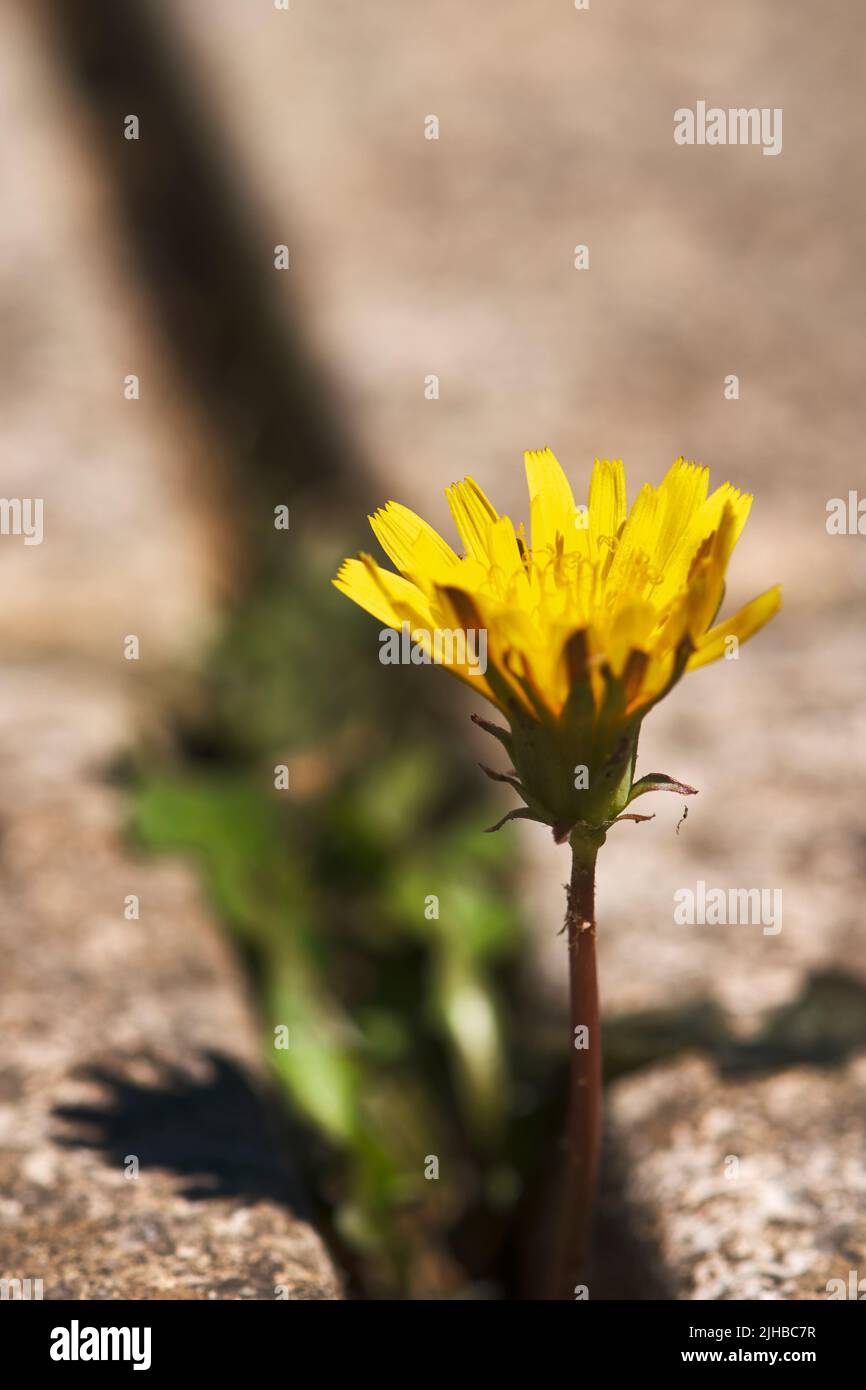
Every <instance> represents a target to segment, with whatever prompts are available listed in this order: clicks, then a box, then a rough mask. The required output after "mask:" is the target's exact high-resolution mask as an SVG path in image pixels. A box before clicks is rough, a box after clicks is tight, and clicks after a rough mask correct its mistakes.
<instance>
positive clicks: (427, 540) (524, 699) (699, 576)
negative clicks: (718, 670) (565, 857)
mask: <svg viewBox="0 0 866 1390" xmlns="http://www.w3.org/2000/svg"><path fill="white" fill-rule="evenodd" d="M525 458H526V476H527V482H528V485H529V499H530V534H529V537H527V535H526V533H525V531H524V527H523V526H522V525H521V526H520V527H519V528H518V529H516V530H515V527H514V525H513V524H512V522H511V521H510V519H509V518H508V517H507V516H500V515H499V514H498V512H497V511H496V509H495V508H494V506H493V505H492V503H491V502H490V501H488V499H487V497H486V496H485V495H484V493H483V492H482V490H481V488H480V487H479V486H478V484H477V483H475V482H474V481H473V480H472V479H471V478H466V479H464V481H463V482H462V483H455V484H454V485H453V486H452V487H450V488H448V489H447V498H448V503H449V506H450V509H451V513H452V515H453V517H454V522H455V525H456V527H457V531H458V532H459V535H460V539H461V542H462V552H458V551H456V550H453V549H452V548H451V546H450V545H448V544H447V542H446V541H444V540H443V539H442V538H441V536H439V535H438V534H437V532H436V531H435V530H434V529H433V528H432V527H431V526H429V525H428V524H427V523H426V522H425V521H423V520H422V519H421V518H420V517H419V516H416V515H415V513H414V512H412V511H410V510H409V509H408V508H407V507H404V506H402V505H400V504H399V503H397V502H389V503H388V504H387V505H386V506H385V507H383V508H382V509H381V510H380V511H378V512H376V513H375V515H374V516H372V517H370V524H371V526H372V528H373V531H374V533H375V535H376V538H377V540H378V541H379V543H380V545H381V546H382V549H383V550H384V551H385V553H386V555H387V556H388V557H389V559H390V560H391V561H392V562H393V564H394V566H395V567H396V571H397V572H396V573H394V572H393V571H391V570H388V569H384V568H382V567H381V566H379V565H378V564H377V563H376V562H375V561H374V560H373V559H372V557H371V556H369V555H364V554H362V555H361V556H359V557H358V558H357V559H351V560H346V561H345V562H344V564H343V566H342V567H341V569H340V572H339V574H338V576H337V578H336V579H335V580H334V583H335V585H336V587H337V588H338V589H339V590H340V591H341V592H342V593H344V594H346V595H347V596H348V597H349V598H351V599H352V600H354V602H355V603H357V604H359V605H360V606H361V607H362V608H364V609H366V610H367V612H369V613H371V614H373V616H374V617H376V618H378V619H379V620H380V621H381V622H382V623H385V624H386V625H388V626H389V627H393V628H398V629H403V628H406V627H408V630H409V632H410V633H411V635H412V638H413V640H414V641H417V642H418V643H419V644H420V645H421V647H422V648H423V649H424V650H425V651H427V652H428V653H429V652H433V651H435V656H434V658H433V659H436V660H440V661H442V663H443V664H445V665H446V666H448V668H449V669H451V670H452V671H453V672H454V674H455V675H457V676H459V677H461V678H462V679H463V680H465V681H466V682H467V683H468V684H469V685H471V687H472V688H473V689H474V690H476V691H477V692H478V693H479V694H483V695H484V696H485V697H486V698H487V699H488V700H489V701H490V702H491V703H492V704H494V705H495V706H497V707H498V709H499V710H500V711H501V712H502V714H503V715H504V716H505V717H506V719H507V720H508V723H509V726H510V727H509V729H508V730H506V729H502V728H498V727H497V726H495V725H492V724H488V723H487V722H486V721H482V720H478V721H477V722H479V723H481V724H482V725H483V727H485V728H486V729H487V730H488V731H489V732H491V733H494V734H496V736H497V737H498V738H499V739H500V740H501V742H502V743H503V744H504V745H505V747H506V749H507V751H508V752H509V753H510V755H511V757H512V760H513V762H514V769H515V771H514V775H513V776H512V775H507V776H505V777H504V780H507V781H510V782H511V783H512V784H513V785H514V786H515V787H516V789H517V790H518V791H519V792H520V794H521V795H522V797H523V799H524V800H525V802H526V809H525V810H521V811H519V812H512V815H522V816H525V817H528V818H530V819H534V820H539V821H542V822H544V823H545V824H549V825H552V826H553V827H554V833H555V834H556V835H557V838H559V839H565V838H567V837H568V836H569V835H570V834H571V833H572V831H573V829H574V828H575V826H577V825H583V826H585V827H593V828H597V829H598V830H599V831H602V832H603V830H604V829H605V828H606V827H607V826H608V825H610V824H611V823H612V822H613V821H614V820H615V819H617V817H618V816H620V815H621V813H622V812H623V811H624V809H625V807H626V806H627V805H628V803H629V801H631V800H633V799H634V797H635V796H637V795H640V794H641V793H642V792H644V791H650V790H656V789H674V790H679V791H683V792H687V791H690V790H691V789H690V788H686V787H684V786H683V785H682V784H681V783H675V782H673V781H672V780H671V779H669V778H665V777H662V776H655V775H653V776H651V777H650V778H644V779H641V781H640V782H638V783H635V782H634V780H633V776H634V764H635V757H636V749H637V736H638V732H639V729H640V724H641V721H642V720H643V718H644V716H645V715H646V714H647V712H648V710H649V709H650V708H651V707H652V706H653V705H654V704H656V703H657V701H658V700H660V699H661V698H662V697H663V696H664V695H666V694H667V692H668V691H669V690H670V689H671V688H672V686H673V685H674V684H675V683H676V682H677V681H678V680H679V679H680V677H681V676H682V675H683V674H684V672H686V671H689V670H694V669H695V668H696V667H699V666H703V665H705V664H706V663H707V662H710V661H715V660H717V659H718V658H719V657H721V656H723V655H724V654H725V651H726V644H727V643H728V641H729V639H730V638H732V637H735V638H736V639H737V640H738V641H739V642H743V641H745V640H746V639H747V638H748V637H750V636H751V635H752V634H753V633H754V632H756V631H757V630H758V628H760V627H762V626H763V624H764V623H766V622H767V621H768V620H769V619H770V618H771V617H772V616H773V614H774V613H775V612H776V610H777V609H778V607H779V602H780V591H779V588H778V587H775V588H772V589H769V590H768V591H767V592H766V593H764V594H761V595H760V597H758V598H756V599H753V600H752V601H751V603H748V604H746V606H745V607H744V608H742V609H741V610H740V611H739V612H738V613H737V614H735V615H734V616H733V617H732V618H729V619H726V620H725V621H722V622H716V621H715V619H716V616H717V613H718V610H719V607H720V605H721V602H722V598H723V595H724V587H725V571H726V569H727V565H728V561H729V559H730V556H731V552H732V551H733V548H734V546H735V545H736V542H737V539H738V537H739V535H740V532H741V531H742V529H743V526H744V525H745V522H746V518H747V517H748V514H749V509H750V507H751V503H752V499H751V497H750V496H749V495H748V494H747V493H742V492H739V491H738V490H737V489H736V488H734V487H732V486H731V484H730V483H724V484H723V485H722V486H721V487H719V488H717V489H716V490H715V491H714V492H712V493H709V492H708V483H709V470H708V469H707V468H703V467H701V466H700V465H698V464H694V463H687V462H686V461H685V460H683V459H677V461H676V462H675V463H674V464H673V466H672V467H671V468H670V470H669V471H668V473H667V475H666V476H665V478H664V479H663V480H662V482H661V484H660V485H659V486H658V487H651V486H649V485H646V486H644V487H643V488H641V490H640V492H639V493H638V495H637V497H636V498H635V500H634V502H633V504H632V507H631V510H629V509H628V505H627V500H626V483H625V472H624V470H623V466H622V463H621V462H620V461H619V460H608V459H597V460H596V462H595V467H594V469H593V473H592V479H591V482H590V487H589V497H588V504H587V505H586V506H579V505H578V504H577V503H576V502H575V500H574V496H573V493H572V490H571V487H570V485H569V483H568V480H567V478H566V476H565V474H564V473H563V471H562V468H561V467H560V465H559V463H558V462H557V460H556V458H555V457H554V455H553V453H552V452H551V450H550V449H542V450H540V451H538V452H529V453H527V454H526V456H525ZM455 631H459V632H469V631H472V632H473V633H476V634H478V633H483V634H484V640H485V645H486V669H485V670H484V672H483V673H481V672H480V670H479V669H477V666H476V667H473V665H472V663H471V659H470V653H471V651H472V650H473V648H472V646H471V644H470V643H466V642H464V643H454V642H440V641H439V640H438V639H439V638H440V637H442V636H443V635H444V634H453V633H454V632H455ZM578 769H581V770H582V771H581V772H578V773H577V775H575V774H576V772H577V770H578ZM492 775H494V776H500V775H501V774H492Z"/></svg>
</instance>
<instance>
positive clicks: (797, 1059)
mask: <svg viewBox="0 0 866 1390" xmlns="http://www.w3.org/2000/svg"><path fill="white" fill-rule="evenodd" d="M604 1045H605V1054H606V1066H605V1070H606V1077H607V1080H608V1081H615V1080H617V1079H618V1078H619V1077H620V1076H626V1075H629V1074H630V1073H631V1072H633V1071H636V1070H638V1069H639V1068H640V1067H644V1066H649V1065H652V1064H655V1063H657V1062H661V1061H665V1060H667V1059H669V1058H672V1057H675V1056H678V1055H680V1054H681V1053H684V1052H699V1053H703V1054H704V1055H706V1056H709V1057H710V1058H711V1060H712V1061H713V1062H715V1064H716V1066H717V1067H718V1070H719V1073H720V1074H721V1075H722V1076H724V1077H729V1078H736V1077H739V1076H760V1075H764V1074H767V1073H770V1072H774V1071H782V1070H784V1069H785V1068H787V1067H795V1066H803V1065H806V1066H809V1065H811V1066H818V1067H835V1066H838V1065H840V1064H841V1063H842V1062H845V1061H846V1060H847V1059H848V1058H849V1057H850V1056H851V1055H853V1054H854V1053H855V1052H858V1051H860V1050H862V1049H863V1047H864V1046H866V985H864V984H862V983H861V982H860V981H859V980H856V979H853V978H852V977H851V976H848V975H845V974H842V973H841V972H835V971H826V972H821V973H817V974H814V975H810V976H809V978H808V980H807V982H806V985H805V987H804V989H803V991H802V993H801V994H800V995H799V996H798V998H797V999H795V1000H792V1001H791V1002H790V1003H788V1004H785V1005H783V1006H782V1007H781V1008H779V1009H775V1010H773V1011H772V1012H771V1013H769V1014H768V1015H767V1018H766V1021H765V1023H764V1026H763V1027H762V1028H761V1030H760V1032H758V1033H756V1034H755V1035H754V1036H750V1037H747V1038H740V1037H737V1036H736V1035H735V1033H734V1032H733V1031H732V1029H731V1027H730V1023H729V1021H728V1019H727V1018H726V1016H725V1014H724V1012H723V1010H721V1009H720V1008H719V1007H718V1005H716V1004H714V1003H713V1002H712V1001H710V1000H708V999H699V1000H697V1001H696V1002H695V1003H693V1004H690V1005H689V1006H688V1007H687V1008H685V1009H679V1010H666V1009H654V1010H647V1011H646V1012H643V1013H635V1014H627V1015H623V1016H622V1017H620V1018H616V1019H612V1020H610V1021H606V1022H605V1025H604Z"/></svg>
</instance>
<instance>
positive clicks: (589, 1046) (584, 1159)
mask: <svg viewBox="0 0 866 1390" xmlns="http://www.w3.org/2000/svg"><path fill="white" fill-rule="evenodd" d="M572 853H573V859H572V871H571V883H570V885H569V887H568V890H567V891H568V904H567V909H566V914H565V930H566V932H567V936H568V961H569V981H570V987H571V1040H570V1059H571V1066H570V1073H571V1074H570V1085H569V1098H568V1110H567V1114H566V1124H565V1162H564V1167H563V1173H562V1178H561V1187H560V1198H559V1201H558V1203H557V1207H556V1209H555V1211H554V1214H553V1219H554V1239H553V1258H552V1261H551V1266H550V1286H549V1287H550V1293H549V1295H548V1296H549V1297H550V1298H556V1299H562V1298H569V1299H573V1298H574V1297H575V1292H574V1290H575V1285H576V1284H579V1283H585V1282H586V1278H585V1276H586V1264H587V1257H588V1254H589V1241H590V1235H591V1228H592V1209H593V1202H594V1199H595V1188H596V1178H597V1173H598V1155H599V1145H600V1140H601V1029H600V1026H599V1010H598V978H597V973H596V963H595V861H596V856H597V854H598V847H597V846H596V845H588V844H584V843H579V844H574V843H573V846H572ZM578 1028H579V1029H581V1030H583V1029H586V1034H585V1035H583V1034H582V1031H581V1034H577V1033H576V1032H575V1029H578ZM575 1042H577V1043H578V1045H577V1046H575Z"/></svg>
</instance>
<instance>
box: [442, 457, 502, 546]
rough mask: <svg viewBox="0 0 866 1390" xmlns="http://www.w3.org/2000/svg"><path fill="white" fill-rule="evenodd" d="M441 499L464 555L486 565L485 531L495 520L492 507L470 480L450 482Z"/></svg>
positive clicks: (496, 519) (486, 535)
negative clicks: (468, 555) (464, 550)
mask: <svg viewBox="0 0 866 1390" xmlns="http://www.w3.org/2000/svg"><path fill="white" fill-rule="evenodd" d="M445 496H446V497H447V498H448V506H449V507H450V508H451V515H452V516H453V518H454V524H455V526H456V527H457V530H458V531H459V532H460V539H461V540H462V541H463V544H464V545H465V546H466V550H467V552H468V554H470V555H472V556H474V558H475V559H476V560H481V561H483V562H484V563H485V564H486V563H487V559H488V554H489V550H488V532H489V530H490V527H491V526H492V525H493V522H494V521H498V519H499V514H498V512H497V511H496V508H495V507H494V506H493V504H492V503H491V502H489V501H488V500H487V498H486V497H485V495H484V493H483V492H482V491H481V488H480V487H479V486H478V484H477V483H476V482H475V481H474V479H472V478H464V479H463V482H462V483H452V485H451V487H449V488H446V489H445Z"/></svg>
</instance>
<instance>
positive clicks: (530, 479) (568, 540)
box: [523, 449, 578, 551]
mask: <svg viewBox="0 0 866 1390" xmlns="http://www.w3.org/2000/svg"><path fill="white" fill-rule="evenodd" d="M523 459H524V463H525V465H526V483H527V486H528V488H529V517H530V522H531V536H532V549H533V551H536V550H538V551H543V550H555V549H556V537H557V536H558V535H560V536H562V538H563V541H564V544H565V548H566V549H567V550H573V549H575V548H576V546H577V544H578V528H577V527H576V526H575V517H576V514H577V507H576V506H575V504H574V496H573V494H572V491H571V487H570V485H569V482H568V479H567V478H566V476H565V474H564V473H563V471H562V468H561V467H560V464H559V462H558V460H557V459H556V457H555V455H554V454H553V452H552V450H550V449H537V450H527V452H526V453H525V454H524V456H523Z"/></svg>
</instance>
